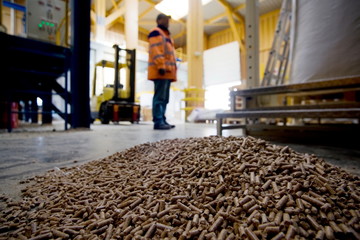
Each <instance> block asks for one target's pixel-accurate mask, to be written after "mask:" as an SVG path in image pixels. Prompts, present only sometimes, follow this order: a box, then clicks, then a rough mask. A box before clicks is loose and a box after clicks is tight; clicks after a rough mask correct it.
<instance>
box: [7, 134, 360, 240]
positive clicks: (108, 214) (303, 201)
mask: <svg viewBox="0 0 360 240" xmlns="http://www.w3.org/2000/svg"><path fill="white" fill-rule="evenodd" d="M31 180H32V184H31V185H29V186H27V187H26V188H25V189H24V190H23V192H22V194H23V195H22V200H21V201H14V200H11V199H7V198H6V197H3V198H2V201H4V202H5V204H6V207H4V208H3V209H1V213H0V239H11V238H14V239H360V223H359V222H360V221H359V219H360V178H359V177H358V176H355V175H351V174H349V173H347V172H346V171H344V170H342V169H340V168H338V167H335V166H333V165H330V164H328V163H326V162H325V161H323V160H322V159H319V158H317V157H316V156H314V155H309V154H302V153H298V152H295V151H293V150H292V149H291V148H289V147H287V146H285V147H283V146H276V145H272V144H269V143H267V142H265V141H263V140H261V139H256V138H253V137H246V138H240V137H218V136H211V137H204V138H188V139H172V140H163V141H159V142H154V143H145V144H141V145H137V146H135V147H132V148H130V149H127V150H125V151H122V152H119V153H116V154H114V155H111V156H109V157H106V158H104V159H100V160H95V161H92V162H90V163H87V164H84V165H81V166H77V167H71V168H62V169H55V170H53V171H50V172H48V173H46V174H45V175H43V176H37V177H34V178H33V179H31Z"/></svg>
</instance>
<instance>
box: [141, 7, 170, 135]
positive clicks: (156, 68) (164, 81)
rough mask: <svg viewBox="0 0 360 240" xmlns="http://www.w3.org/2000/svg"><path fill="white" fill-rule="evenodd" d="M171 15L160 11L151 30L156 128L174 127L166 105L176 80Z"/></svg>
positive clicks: (150, 63) (150, 56)
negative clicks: (167, 118)
mask: <svg viewBox="0 0 360 240" xmlns="http://www.w3.org/2000/svg"><path fill="white" fill-rule="evenodd" d="M169 20H170V16H167V15H165V14H163V13H160V14H159V15H158V16H157V18H156V23H157V27H155V28H154V29H152V30H151V31H150V34H149V35H148V40H149V61H148V79H149V80H151V81H153V82H154V96H153V105H152V114H153V122H154V129H159V130H168V129H171V128H174V127H175V125H171V124H169V123H167V122H166V117H165V112H166V105H167V104H168V103H169V95H170V84H171V82H175V81H176V70H177V68H176V57H175V48H174V40H173V39H172V38H171V36H170V32H169V30H168V28H169Z"/></svg>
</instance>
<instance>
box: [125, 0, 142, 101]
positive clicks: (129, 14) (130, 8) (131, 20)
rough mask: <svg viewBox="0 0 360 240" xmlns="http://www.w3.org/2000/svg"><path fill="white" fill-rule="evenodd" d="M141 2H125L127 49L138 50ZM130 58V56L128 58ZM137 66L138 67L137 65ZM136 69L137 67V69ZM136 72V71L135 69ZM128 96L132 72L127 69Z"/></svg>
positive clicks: (129, 0) (130, 0)
mask: <svg viewBox="0 0 360 240" xmlns="http://www.w3.org/2000/svg"><path fill="white" fill-rule="evenodd" d="M138 22H139V1H138V0H125V42H126V48H127V49H137V46H138V38H139V25H138ZM127 57H129V56H127ZM135 66H136V65H135ZM135 68H136V67H135ZM135 72H136V69H135ZM125 90H126V94H127V96H130V92H131V90H130V70H129V68H126V85H125Z"/></svg>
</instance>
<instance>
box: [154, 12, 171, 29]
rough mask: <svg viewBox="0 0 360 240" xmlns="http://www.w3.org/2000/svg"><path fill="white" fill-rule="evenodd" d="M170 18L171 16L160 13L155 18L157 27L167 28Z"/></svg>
mask: <svg viewBox="0 0 360 240" xmlns="http://www.w3.org/2000/svg"><path fill="white" fill-rule="evenodd" d="M170 18H171V16H169V15H165V14H163V13H160V14H159V15H158V16H157V18H156V23H157V24H158V25H163V26H164V27H166V28H168V27H169V20H170Z"/></svg>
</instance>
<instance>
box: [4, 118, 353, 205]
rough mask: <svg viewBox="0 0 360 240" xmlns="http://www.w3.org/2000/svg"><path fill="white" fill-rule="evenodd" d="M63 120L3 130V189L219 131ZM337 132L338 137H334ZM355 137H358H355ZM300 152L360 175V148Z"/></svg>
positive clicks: (16, 189)
mask: <svg viewBox="0 0 360 240" xmlns="http://www.w3.org/2000/svg"><path fill="white" fill-rule="evenodd" d="M63 129H64V126H63V124H61V123H60V124H59V123H54V124H52V125H48V126H30V125H27V126H22V127H21V128H19V129H14V131H13V132H12V133H7V132H6V131H5V130H3V131H1V132H0V159H1V160H0V194H5V195H6V196H9V197H12V198H15V199H18V198H19V197H20V190H21V189H22V188H23V187H24V186H23V185H21V184H19V182H20V181H21V180H25V179H27V178H29V177H31V176H35V175H41V174H43V173H45V172H46V171H47V170H50V169H54V168H57V167H58V168H61V167H65V166H74V165H79V164H83V163H86V162H89V161H92V160H96V159H100V158H103V157H106V156H109V155H111V154H113V153H115V152H118V151H122V150H124V149H127V148H129V147H132V146H134V145H138V144H142V143H146V142H154V141H159V140H163V139H173V138H188V137H204V136H210V135H216V125H214V124H199V123H197V124H192V123H178V124H177V125H176V128H175V129H171V130H166V131H155V130H153V129H152V123H150V122H145V123H140V124H134V125H131V124H126V123H124V124H118V125H113V124H109V125H101V124H98V123H96V124H94V125H91V129H79V130H68V131H64V130H63ZM229 135H234V136H241V135H242V131H241V130H230V131H224V136H229ZM335 137H336V136H334V138H335ZM354 141H355V140H354ZM271 143H274V144H278V145H288V146H290V147H291V148H292V149H294V150H295V151H298V152H301V153H309V154H315V155H317V156H318V157H320V158H323V159H325V160H326V161H328V162H329V163H332V164H334V165H337V166H340V167H342V168H344V169H345V170H347V171H349V172H351V173H353V174H357V175H360V147H358V146H356V145H355V146H354V144H352V145H346V144H342V146H336V145H325V144H322V143H319V142H318V143H311V144H308V143H307V144H304V143H290V142H287V141H273V140H272V141H271Z"/></svg>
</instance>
